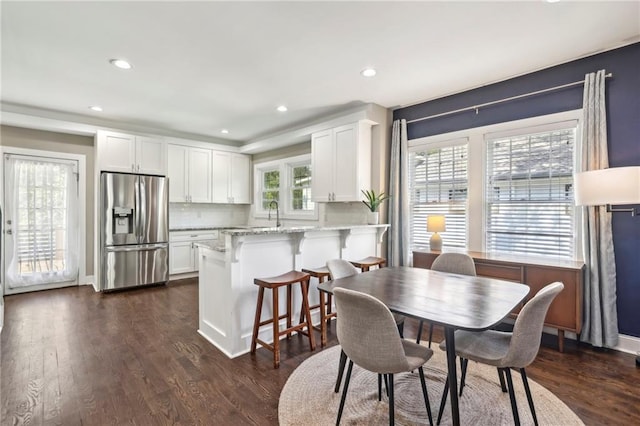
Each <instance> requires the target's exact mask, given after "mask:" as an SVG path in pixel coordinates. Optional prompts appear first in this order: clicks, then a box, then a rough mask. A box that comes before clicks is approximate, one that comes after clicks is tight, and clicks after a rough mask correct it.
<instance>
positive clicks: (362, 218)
mask: <svg viewBox="0 0 640 426" xmlns="http://www.w3.org/2000/svg"><path fill="white" fill-rule="evenodd" d="M318 208H319V212H318V213H319V220H313V221H306V220H289V219H287V218H286V217H283V218H282V219H283V223H285V225H287V226H289V225H298V224H300V225H318V226H325V225H361V224H366V223H367V209H366V207H365V206H363V205H362V203H358V202H354V203H319V204H318ZM251 212H252V209H251V206H250V205H247V204H200V203H171V204H169V227H170V228H171V229H179V228H186V227H200V226H201V227H232V226H242V225H247V224H251V225H265V226H268V225H269V224H270V223H271V222H268V221H267V220H266V219H265V218H253V217H251V215H252V213H251Z"/></svg>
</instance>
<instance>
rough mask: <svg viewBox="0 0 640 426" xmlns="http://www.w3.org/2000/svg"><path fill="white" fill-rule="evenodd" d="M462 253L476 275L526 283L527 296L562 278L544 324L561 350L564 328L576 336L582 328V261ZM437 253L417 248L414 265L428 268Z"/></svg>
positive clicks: (583, 269)
mask: <svg viewBox="0 0 640 426" xmlns="http://www.w3.org/2000/svg"><path fill="white" fill-rule="evenodd" d="M451 251H453V250H451ZM462 252H463V253H467V254H468V255H469V256H471V257H472V258H473V261H474V263H475V265H476V273H477V274H478V275H480V276H484V277H492V278H499V279H503V280H509V281H515V282H519V283H523V284H526V285H528V286H529V287H530V288H531V291H530V293H529V296H528V297H529V298H530V297H533V295H535V294H536V293H537V292H538V291H539V290H540V289H541V288H542V287H544V286H546V285H547V284H549V283H552V282H554V281H561V282H562V283H563V284H564V290H562V292H561V293H560V294H559V295H558V296H557V297H556V299H555V300H554V301H553V303H552V304H551V306H550V307H549V312H547V316H546V318H545V323H544V325H545V326H548V327H552V328H556V329H557V330H558V349H559V350H560V352H563V351H564V332H565V331H571V332H574V333H576V334H577V335H578V339H579V334H580V330H581V328H582V286H583V277H584V271H585V264H584V263H583V262H577V261H570V260H559V259H547V258H543V257H530V256H510V255H492V254H488V253H481V252H474V251H462ZM440 253H441V252H440V251H435V250H433V251H418V250H416V251H414V252H413V266H414V267H416V268H425V269H430V268H431V264H432V263H433V261H434V259H435V258H436V257H438V255H439V254H440ZM516 313H517V312H516Z"/></svg>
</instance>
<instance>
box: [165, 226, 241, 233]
mask: <svg viewBox="0 0 640 426" xmlns="http://www.w3.org/2000/svg"><path fill="white" fill-rule="evenodd" d="M229 228H231V227H230V226H174V227H171V228H169V232H178V231H218V230H221V229H229Z"/></svg>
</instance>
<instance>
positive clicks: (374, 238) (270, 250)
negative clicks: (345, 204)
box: [198, 225, 388, 358]
mask: <svg viewBox="0 0 640 426" xmlns="http://www.w3.org/2000/svg"><path fill="white" fill-rule="evenodd" d="M387 228H388V225H362V226H360V225H352V226H335V227H323V228H301V227H299V228H281V229H274V228H272V229H266V228H265V229H253V230H252V229H244V230H224V231H221V233H222V234H224V239H225V240H224V247H210V246H207V245H200V246H199V262H200V273H199V274H200V278H199V319H200V321H199V329H198V333H200V334H201V335H202V336H204V337H205V338H206V339H207V340H208V341H209V342H211V343H212V344H213V345H215V346H216V347H217V348H218V349H220V350H221V351H222V352H223V353H224V354H225V355H227V356H228V357H230V358H235V357H237V356H240V355H243V354H245V353H247V352H249V350H250V348H251V337H252V333H253V321H254V317H255V310H256V303H257V297H258V286H256V285H255V284H254V283H253V280H254V278H265V277H272V276H276V275H280V274H283V273H285V272H288V271H291V270H298V271H300V270H302V268H317V267H319V266H323V265H325V264H326V262H327V260H329V259H337V258H340V259H347V260H358V259H361V258H364V257H367V256H372V255H375V256H380V255H381V253H380V244H381V240H382V237H383V235H384V233H385V232H386V230H387ZM316 286H317V281H316V280H315V279H314V278H312V279H311V285H310V287H309V303H310V304H311V305H314V304H318V299H319V296H318V290H317V288H316ZM296 287H297V288H294V292H293V311H294V312H293V314H292V318H293V319H294V323H295V322H296V321H297V319H298V318H299V316H300V308H301V303H302V301H301V297H300V290H299V286H296ZM280 290H281V291H283V292H284V291H285V290H284V288H282V289H280ZM283 294H284V293H283ZM285 304H286V298H285V297H284V296H281V297H280V307H279V310H280V313H281V314H282V313H284V312H285V308H286V307H285ZM312 316H313V323H314V324H316V323H318V322H319V312H317V311H316V312H314V313H313V315H312ZM271 317H272V309H271V292H270V291H267V292H265V297H264V302H263V308H262V320H265V319H267V318H271ZM281 321H282V322H281V328H284V325H285V321H284V320H281ZM319 337H320V336H319V335H317V339H316V341H317V342H318V344H319V342H320V338H319ZM260 339H261V340H264V341H265V342H272V341H273V331H272V328H271V326H270V325H268V326H263V327H261V328H260Z"/></svg>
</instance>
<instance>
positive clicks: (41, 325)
mask: <svg viewBox="0 0 640 426" xmlns="http://www.w3.org/2000/svg"><path fill="white" fill-rule="evenodd" d="M197 290H198V288H197V284H196V281H195V280H184V281H177V282H173V283H170V284H169V285H167V286H162V287H152V288H145V289H139V290H133V291H126V292H119V293H112V294H97V293H94V291H93V289H92V288H90V287H86V286H85V287H74V288H66V289H59V290H50V291H43V292H37V293H31V294H22V295H15V296H7V297H5V324H4V328H3V330H2V335H1V371H0V373H1V375H0V378H1V387H0V396H1V398H2V400H1V405H2V407H1V411H0V415H1V421H0V423H1V424H2V425H8V424H36V425H38V424H64V425H79V424H83V425H85V424H86V425H89V424H96V425H104V424H118V425H119V424H141V425H160V424H208V425H210V424H218V425H241V424H242V425H244V424H255V425H275V424H277V423H278V417H277V412H278V397H279V394H280V391H281V389H282V387H283V386H284V384H285V382H286V380H287V377H289V375H290V374H291V372H292V371H293V370H294V369H295V368H296V367H297V366H298V365H299V364H300V363H301V362H302V361H303V360H304V359H305V358H307V357H308V356H310V355H311V353H310V352H309V351H308V346H307V345H305V341H304V340H302V339H298V338H297V337H294V338H292V339H291V340H289V341H284V342H283V345H282V361H281V365H280V368H279V369H278V370H274V369H273V368H272V358H271V353H270V352H267V351H266V350H263V349H259V350H258V354H257V355H256V356H255V357H251V356H250V355H245V356H242V357H239V358H236V359H234V360H230V359H228V358H227V357H226V356H224V355H223V354H222V353H220V352H219V351H218V350H216V349H215V348H214V347H213V346H211V345H210V344H209V343H208V342H207V341H205V340H204V339H203V338H202V337H200V336H199V335H198V334H197V333H196V329H197V324H198V303H197V296H198V295H197ZM416 325H417V324H415V323H414V322H413V321H408V324H407V325H406V328H405V335H407V336H411V335H413V334H414V333H415V331H414V330H415V326H416ZM334 327H335V326H332V329H331V331H330V345H334V344H336V338H335V328H334ZM436 337H437V339H438V340H439V339H440V338H441V336H440V335H437V336H436ZM544 342H545V344H544V346H543V348H542V349H541V351H540V354H539V356H538V358H537V359H536V361H535V362H534V364H533V365H532V366H531V367H530V368H529V369H528V372H529V376H530V377H531V378H532V379H533V380H536V381H537V382H538V383H540V384H542V385H544V386H545V387H547V388H548V389H549V390H551V391H552V392H553V393H555V394H556V395H557V396H558V397H559V398H560V399H561V400H563V401H564V402H565V403H566V404H567V405H568V406H569V407H571V408H572V409H573V410H574V411H575V412H576V413H577V414H578V415H579V416H580V417H581V418H582V419H583V421H584V422H585V423H586V424H588V425H598V424H620V425H631V424H640V387H639V384H640V369H637V368H636V367H635V364H634V357H633V356H631V355H628V354H623V353H618V352H596V351H593V350H592V349H590V348H588V347H586V346H579V347H577V346H576V345H571V344H568V345H567V347H566V352H565V353H563V354H561V353H559V352H557V351H556V350H555V347H556V343H555V339H553V338H549V339H546V338H545V341H544ZM317 350H318V349H316V351H317ZM309 424H313V419H310V421H309Z"/></svg>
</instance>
